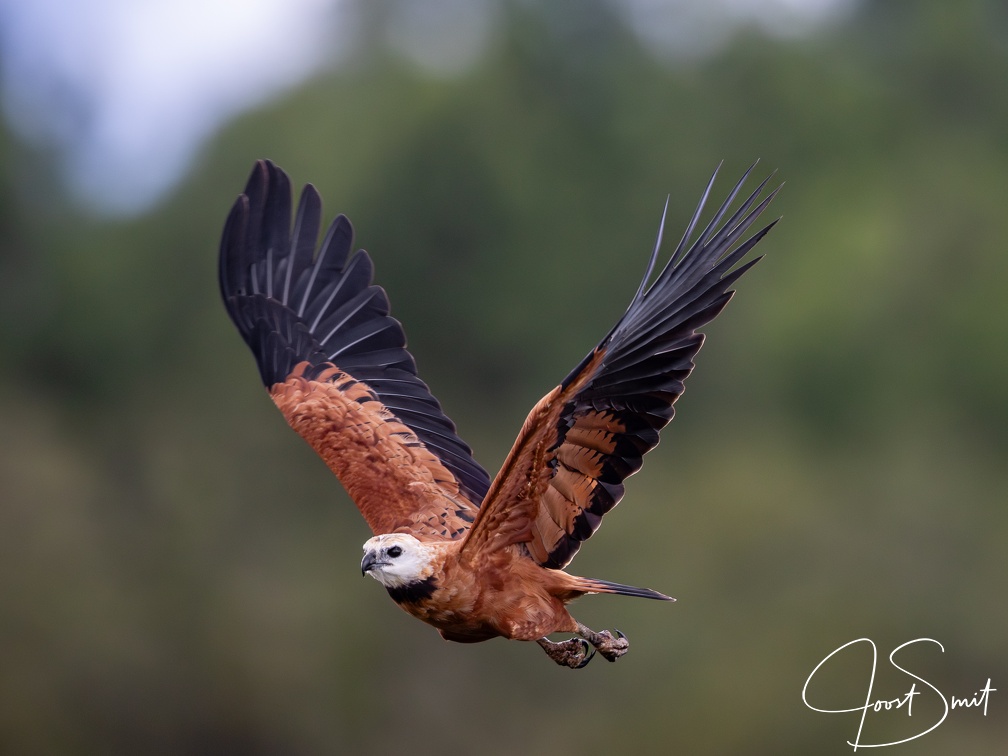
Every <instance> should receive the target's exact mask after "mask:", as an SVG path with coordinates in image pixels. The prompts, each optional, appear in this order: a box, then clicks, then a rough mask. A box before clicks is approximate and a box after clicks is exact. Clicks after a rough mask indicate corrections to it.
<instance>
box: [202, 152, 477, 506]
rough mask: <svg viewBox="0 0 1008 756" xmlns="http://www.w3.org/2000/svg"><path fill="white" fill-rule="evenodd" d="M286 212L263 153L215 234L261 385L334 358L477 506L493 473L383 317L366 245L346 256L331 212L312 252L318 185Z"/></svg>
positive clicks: (345, 229)
mask: <svg viewBox="0 0 1008 756" xmlns="http://www.w3.org/2000/svg"><path fill="white" fill-rule="evenodd" d="M291 210H292V195H291V187H290V181H289V179H288V178H287V175H286V174H285V173H284V172H283V171H282V170H280V169H279V168H277V167H276V166H275V165H273V163H271V162H269V161H259V162H258V163H256V166H255V168H254V169H253V171H252V175H251V176H250V177H249V180H248V184H247V186H246V188H245V193H244V194H243V195H242V196H241V197H239V198H238V200H237V201H236V202H235V204H234V207H233V208H232V210H231V213H230V215H229V216H228V220H227V224H226V225H225V229H224V235H223V239H222V241H221V255H220V270H219V281H220V289H221V295H222V296H223V299H224V302H225V305H226V307H227V311H228V314H229V315H230V316H231V319H232V320H233V321H234V323H235V325H236V326H237V327H238V330H239V331H240V332H241V334H242V337H243V338H244V339H245V341H246V343H247V344H248V345H249V347H250V348H251V349H252V352H253V354H254V355H255V358H256V362H257V364H258V366H259V372H260V375H261V377H262V380H263V383H264V384H265V385H266V387H267V388H269V387H271V386H273V385H274V384H276V383H280V382H282V381H284V380H286V379H287V377H288V375H289V374H290V373H291V371H292V370H293V369H294V366H295V365H297V364H299V363H301V362H304V361H307V362H308V363H310V365H311V366H312V368H311V369H309V370H308V371H306V372H305V377H306V378H312V377H315V376H317V375H318V374H319V373H321V372H322V371H323V370H324V369H325V368H326V367H328V366H329V365H330V364H335V365H336V366H337V367H339V368H340V370H342V371H344V372H346V373H348V374H349V375H352V376H353V377H354V378H355V379H356V380H358V381H362V382H364V383H366V384H367V385H368V386H369V387H370V388H371V389H372V390H373V391H374V392H375V394H377V396H378V398H379V399H380V400H381V402H382V403H383V404H384V405H385V406H386V407H387V408H388V409H389V410H390V411H391V412H392V413H393V414H394V415H395V416H396V417H397V418H399V420H400V421H402V423H403V424H404V425H406V426H408V427H409V428H410V429H411V430H412V431H413V432H414V433H415V434H416V436H417V438H418V439H419V440H420V441H421V442H423V443H424V445H425V446H427V447H428V448H429V449H430V450H431V451H432V452H433V453H434V454H435V455H437V456H438V458H439V459H440V460H441V462H442V463H443V464H444V465H445V467H446V468H448V470H449V471H450V472H451V473H452V474H453V475H454V476H455V478H456V480H457V481H458V483H459V488H460V489H461V490H462V492H463V494H464V495H465V496H466V497H467V498H468V499H469V500H470V501H472V502H473V503H475V504H477V505H478V504H479V503H480V502H481V501H482V500H483V497H484V496H485V495H486V492H487V489H488V488H489V485H490V478H489V475H488V474H487V472H486V471H485V470H484V469H483V468H482V467H481V466H480V465H479V463H477V462H476V460H475V459H473V456H472V450H471V449H470V448H469V446H467V445H466V444H465V442H463V441H462V439H460V438H459V437H458V435H457V434H456V431H455V425H454V424H453V423H452V421H451V420H450V419H449V418H448V417H447V416H446V415H445V414H444V412H443V411H442V409H441V406H440V404H439V403H438V401H437V400H436V399H435V398H434V396H433V395H432V394H431V393H430V390H429V389H428V388H427V386H426V384H424V383H423V381H421V380H420V378H419V377H417V370H416V363H415V362H414V360H413V357H412V355H410V353H409V352H408V351H407V350H406V336H405V333H404V332H403V329H402V325H401V324H400V323H399V321H397V320H395V319H394V318H392V317H391V316H390V315H389V303H388V297H387V296H386V295H385V292H384V290H383V289H381V288H380V287H379V286H375V285H372V283H371V280H372V273H373V265H372V263H371V258H370V257H369V256H368V254H367V253H366V252H364V251H363V250H358V251H357V252H356V253H355V254H354V255H353V256H350V251H351V249H352V247H353V228H352V226H351V225H350V221H349V220H347V219H346V217H344V216H342V215H340V216H339V217H337V218H336V220H335V221H333V223H332V225H330V227H329V230H328V232H327V233H326V236H325V238H324V240H323V242H322V244H321V246H320V248H319V252H318V254H317V255H314V251H315V243H316V240H317V239H318V234H319V230H320V227H321V226H320V221H321V212H322V202H321V199H320V197H319V195H318V192H317V191H316V190H315V188H314V187H312V186H311V185H310V184H309V185H308V186H306V187H305V188H304V191H303V192H302V194H301V200H300V203H299V205H298V210H297V215H296V217H295V219H294V227H293V230H292V229H291ZM348 257H349V261H348Z"/></svg>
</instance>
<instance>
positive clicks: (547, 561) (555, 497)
mask: <svg viewBox="0 0 1008 756" xmlns="http://www.w3.org/2000/svg"><path fill="white" fill-rule="evenodd" d="M750 171H752V168H750V169H749V171H747V172H746V174H745V175H744V176H743V177H742V179H741V180H740V181H739V182H738V184H736V185H735V188H734V189H733V190H732V192H731V194H730V195H729V196H728V198H727V199H726V200H725V202H724V204H723V205H721V208H720V209H719V210H718V211H717V213H716V214H715V216H714V218H713V219H712V220H711V222H710V223H709V225H708V226H707V227H706V228H705V229H704V230H703V232H702V233H701V234H700V236H699V237H698V238H697V240H696V241H695V242H693V243H692V245H691V246H689V249H686V247H687V245H688V244H689V240H690V237H691V236H692V235H693V231H694V230H695V228H696V226H697V222H698V221H699V218H700V214H701V212H702V210H703V207H704V204H705V203H706V201H707V198H708V196H709V195H710V191H711V187H712V186H713V183H714V178H715V177H716V176H717V171H715V172H714V176H712V177H711V180H710V182H709V183H708V185H707V189H706V190H705V191H704V194H703V197H702V198H701V200H700V204H699V206H698V207H697V210H696V213H695V214H694V215H693V219H692V220H691V221H690V224H689V227H688V228H687V230H686V233H685V234H684V235H683V238H682V241H680V243H679V246H678V247H677V249H676V251H675V254H673V255H672V258H671V259H670V260H669V262H668V264H667V265H666V266H665V268H664V270H662V272H661V273H660V274H659V275H658V277H657V278H656V279H655V281H654V283H652V284H651V285H650V286H648V280H649V279H650V278H651V274H652V271H653V270H654V266H655V261H656V259H657V256H658V250H659V248H660V246H661V237H662V229H664V225H665V215H664V214H663V215H662V225H661V228H659V231H658V239H657V241H656V242H655V248H654V251H653V252H652V255H651V261H650V263H649V264H648V268H647V272H646V273H645V274H644V280H643V281H641V285H640V288H639V289H638V290H637V294H636V296H635V297H634V298H633V301H632V302H631V303H630V307H629V308H628V309H627V311H626V313H625V314H624V315H623V317H622V318H621V319H620V321H619V322H618V323H617V324H616V326H615V327H614V328H613V329H612V331H610V332H609V334H608V335H607V336H606V337H605V338H604V339H602V341H601V343H599V345H598V346H597V347H595V349H594V350H592V351H591V353H590V354H588V356H587V357H585V359H584V360H583V361H582V362H581V364H580V365H578V366H577V367H576V368H575V369H574V371H573V372H571V374H570V375H568V376H567V377H566V378H565V379H564V381H563V382H562V383H561V384H560V385H559V386H557V387H556V388H555V389H553V391H551V392H550V393H549V394H547V395H546V396H545V397H543V399H541V400H540V401H539V403H538V404H537V405H536V406H535V407H534V408H533V410H532V412H531V413H530V414H529V416H528V418H527V419H526V420H525V424H524V426H523V427H522V429H521V432H520V433H519V435H518V439H517V440H516V441H515V444H514V446H513V447H512V449H511V452H510V453H509V454H508V457H507V459H506V460H505V462H504V466H503V467H502V468H501V470H500V472H499V473H498V474H497V477H496V478H495V479H494V481H493V483H492V484H491V486H490V491H489V493H488V494H487V497H486V499H485V500H484V502H483V504H482V506H481V509H480V513H479V515H478V516H477V518H476V522H475V523H473V527H472V530H470V532H469V535H468V537H467V539H466V541H465V543H464V544H463V547H462V548H463V550H464V551H468V550H471V549H496V548H500V547H503V546H507V545H510V544H515V543H522V544H525V547H526V548H527V550H528V552H529V555H530V556H531V557H532V559H534V560H535V561H536V562H538V563H539V564H541V565H543V566H545V567H552V568H561V567H563V566H565V565H566V564H567V563H568V562H570V560H571V559H572V558H573V557H574V555H575V554H576V553H577V551H578V549H579V548H580V547H581V543H582V542H583V541H585V540H586V539H588V538H589V537H591V535H592V534H593V533H594V532H595V530H596V529H597V528H598V527H599V524H600V523H601V521H602V517H603V515H605V514H606V512H608V511H609V510H610V509H612V508H613V507H614V506H616V504H617V503H618V502H619V500H620V498H622V496H623V481H624V480H625V479H626V478H627V477H628V476H630V475H632V474H633V473H635V472H637V470H639V469H640V467H641V464H642V458H643V456H644V454H645V453H647V452H648V451H650V450H651V449H653V448H654V447H655V445H656V444H657V443H658V432H659V431H660V430H661V429H662V428H664V427H665V425H666V424H668V422H669V421H670V420H671V419H672V415H673V414H674V410H673V406H672V405H673V403H674V402H675V401H676V399H678V398H679V395H680V394H682V392H683V381H684V380H685V379H686V376H688V375H689V374H690V371H692V370H693V358H694V357H695V356H696V353H697V352H698V351H699V350H700V346H701V344H703V338H704V337H703V334H702V333H698V332H697V329H698V328H701V327H702V326H703V325H705V324H706V323H709V322H710V321H711V320H713V319H714V318H715V317H716V316H717V314H718V313H719V312H721V310H722V309H723V308H724V306H725V305H726V304H727V303H728V300H729V299H731V297H732V295H733V294H734V292H733V291H729V290H728V287H729V286H731V285H732V283H733V282H734V281H735V280H736V279H737V278H738V277H739V276H741V275H742V274H743V273H744V272H745V271H746V270H748V269H749V268H750V267H751V266H752V265H754V264H755V263H756V262H757V261H758V260H759V258H756V259H754V260H751V261H749V262H747V263H745V264H744V265H741V266H739V267H737V268H735V267H734V266H735V265H736V264H737V263H738V262H739V261H741V260H742V258H743V257H744V256H745V255H746V254H747V253H748V252H749V251H750V250H751V249H752V248H753V247H754V246H755V245H756V243H757V242H758V241H759V240H760V239H761V238H762V237H763V235H764V234H766V233H767V231H769V230H770V228H771V227H772V226H773V223H771V224H770V225H768V226H767V227H765V228H763V229H762V230H761V231H759V232H757V233H756V234H754V235H753V236H752V237H750V238H749V239H748V240H746V241H745V242H743V243H742V244H739V241H740V240H741V239H742V237H743V236H744V235H745V233H746V231H747V229H748V228H749V226H750V225H751V224H752V223H753V221H754V220H755V219H756V218H757V216H759V214H760V213H761V212H762V211H763V210H764V209H765V208H766V206H767V205H768V204H769V203H770V200H771V199H773V196H774V194H776V190H775V191H774V192H772V193H770V194H769V195H768V196H767V197H766V198H765V199H763V200H762V201H760V202H759V204H756V203H757V200H758V198H759V197H760V195H761V194H762V192H763V188H764V186H765V185H766V180H764V181H763V183H762V184H760V185H759V187H757V189H756V191H755V192H753V193H752V194H751V195H750V196H749V197H748V198H747V199H746V200H745V201H744V202H742V203H741V206H740V207H739V209H738V210H737V211H736V212H735V213H734V214H733V215H732V216H731V217H730V218H728V219H727V220H725V216H726V215H727V214H728V211H729V208H730V206H731V205H732V203H733V202H734V200H735V197H736V195H737V194H738V193H739V191H740V190H741V188H742V184H743V183H744V182H745V180H746V178H747V177H748V176H749V172H750ZM767 180H769V179H767ZM754 205H755V207H754ZM667 209H668V207H667V203H666V211H667ZM775 222H776V221H775ZM736 245H738V246H737V247H736ZM733 247H735V249H733ZM684 250H685V251H684ZM733 268H734V269H733Z"/></svg>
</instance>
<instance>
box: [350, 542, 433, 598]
mask: <svg viewBox="0 0 1008 756" xmlns="http://www.w3.org/2000/svg"><path fill="white" fill-rule="evenodd" d="M435 560H436V554H435V552H434V550H433V549H432V548H431V547H430V546H427V545H426V544H424V543H422V542H420V541H418V540H417V539H416V538H414V537H413V536H411V535H409V534H407V533H386V534H385V535H379V536H375V537H374V538H371V539H369V540H368V541H367V542H366V543H365V544H364V559H363V560H361V574H362V575H370V576H371V577H373V578H374V579H375V580H377V581H378V582H379V583H381V584H382V585H384V586H385V587H386V588H404V587H406V586H408V585H412V584H413V583H417V582H419V581H421V580H424V579H426V578H427V577H429V576H430V575H431V573H432V572H433V571H434V562H435Z"/></svg>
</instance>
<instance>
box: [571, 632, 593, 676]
mask: <svg viewBox="0 0 1008 756" xmlns="http://www.w3.org/2000/svg"><path fill="white" fill-rule="evenodd" d="M578 640H580V641H581V648H582V649H583V653H585V654H586V656H585V658H584V659H583V660H582V661H581V663H580V664H578V665H577V666H576V667H574V669H581V668H582V667H586V666H588V662H590V661H591V660H592V659H594V658H595V648H594V647H593V646H592V645H591V644H590V643H589V642H588V641H586V640H583V639H581V638H578ZM589 649H590V650H591V653H588V651H589Z"/></svg>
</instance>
